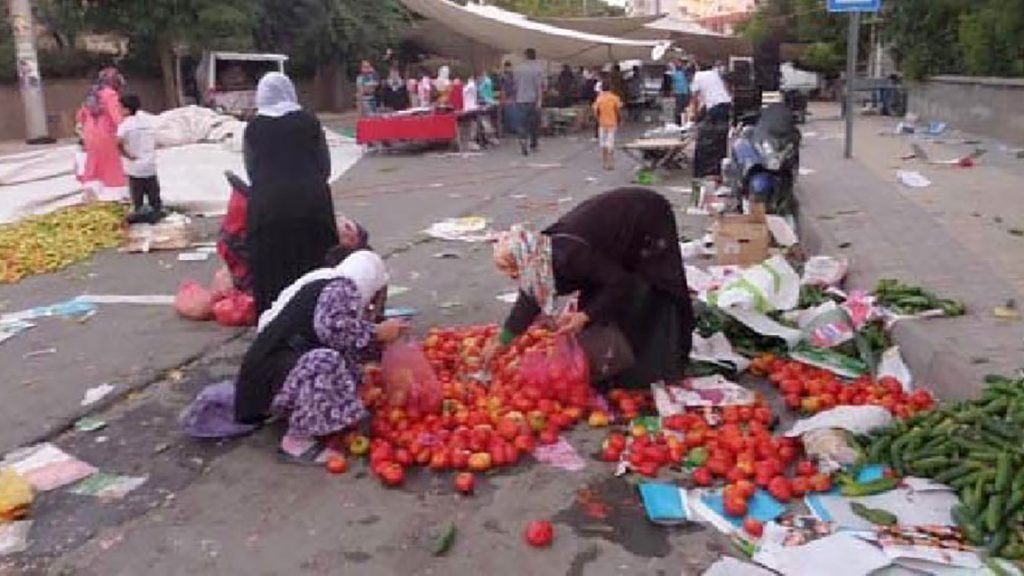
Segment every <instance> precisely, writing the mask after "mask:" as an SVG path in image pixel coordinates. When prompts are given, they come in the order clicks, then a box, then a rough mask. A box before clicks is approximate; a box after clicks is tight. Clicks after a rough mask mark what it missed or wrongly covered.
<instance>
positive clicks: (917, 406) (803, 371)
mask: <svg viewBox="0 0 1024 576" xmlns="http://www.w3.org/2000/svg"><path fill="white" fill-rule="evenodd" d="M750 371H751V373H753V374H754V375H756V376H767V377H768V379H769V380H771V382H772V383H773V384H774V385H775V386H776V387H777V388H778V389H779V392H780V393H781V394H782V396H783V398H784V399H785V401H786V406H787V407H788V408H790V409H791V410H799V411H802V412H804V413H806V414H817V413H818V412H821V411H823V410H828V409H830V408H835V407H836V406H862V405H871V406H881V407H883V408H886V409H887V410H889V412H892V414H893V415H894V416H896V417H897V418H908V417H910V416H913V415H914V414H916V413H918V412H921V411H924V410H931V409H932V408H934V407H935V399H934V398H933V397H932V395H931V393H930V392H928V391H927V390H922V389H918V390H915V391H913V392H911V393H907V392H905V391H904V390H903V385H902V384H900V382H899V381H898V380H896V379H895V378H891V377H888V376H884V377H882V378H879V379H878V381H877V382H875V381H873V380H872V379H871V378H869V377H867V376H864V377H861V378H858V379H857V380H854V381H853V382H845V383H844V382H842V381H840V380H839V378H838V377H837V376H836V375H835V374H833V373H831V372H829V371H827V370H822V369H821V368H815V367H814V366H808V365H807V364H803V363H800V362H794V361H792V360H783V359H781V358H776V357H774V356H772V355H764V356H761V357H758V358H755V359H754V361H753V362H752V363H751V365H750Z"/></svg>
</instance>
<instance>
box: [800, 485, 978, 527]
mask: <svg viewBox="0 0 1024 576" xmlns="http://www.w3.org/2000/svg"><path fill="white" fill-rule="evenodd" d="M917 487H918V488H923V489H921V490H915V489H914V488H911V487H899V488H896V489H895V490H890V491H888V492H883V493H881V494H875V495H872V496H863V497H860V498H847V497H846V496H842V495H841V494H838V493H835V494H812V495H809V496H807V498H806V499H805V501H806V503H807V507H808V508H810V510H811V512H812V513H814V515H815V516H817V517H818V518H820V519H821V520H824V521H826V522H835V523H836V524H837V525H838V526H839V527H840V528H843V529H847V530H870V529H872V528H873V525H872V524H871V523H870V522H868V521H867V520H865V519H863V518H861V517H860V516H857V515H856V514H854V513H853V510H851V509H850V503H851V502H860V503H861V504H864V505H865V506H867V507H869V508H881V509H883V510H886V511H888V512H891V513H892V514H895V515H896V517H897V518H899V524H900V525H901V526H926V525H940V526H951V525H952V524H953V519H952V516H951V511H952V509H953V507H954V506H956V505H957V504H958V503H959V502H960V498H959V497H958V496H957V495H956V493H955V492H953V491H952V489H950V488H948V487H946V486H942V485H940V484H935V483H929V484H918V485H917Z"/></svg>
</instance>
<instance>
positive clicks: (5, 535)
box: [0, 520, 32, 558]
mask: <svg viewBox="0 0 1024 576" xmlns="http://www.w3.org/2000/svg"><path fill="white" fill-rule="evenodd" d="M31 530H32V521H31V520H19V521H17V522H8V523H7V524H0V558H3V557H4V556H9V555H11V554H17V553H19V552H24V551H25V550H27V549H28V534H29V532H30V531H31Z"/></svg>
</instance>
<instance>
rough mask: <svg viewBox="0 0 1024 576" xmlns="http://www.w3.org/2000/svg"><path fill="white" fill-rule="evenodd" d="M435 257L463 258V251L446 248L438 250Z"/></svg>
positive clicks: (442, 258)
mask: <svg viewBox="0 0 1024 576" xmlns="http://www.w3.org/2000/svg"><path fill="white" fill-rule="evenodd" d="M434 258H437V259H438V260H458V259H460V258H462V253H461V252H456V251H454V250H446V251H444V252H437V253H436V254H434Z"/></svg>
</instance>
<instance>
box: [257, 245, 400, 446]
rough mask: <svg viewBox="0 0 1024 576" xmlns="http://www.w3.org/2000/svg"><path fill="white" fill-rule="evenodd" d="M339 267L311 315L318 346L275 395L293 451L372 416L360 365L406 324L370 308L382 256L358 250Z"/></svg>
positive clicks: (380, 279) (381, 279) (382, 277)
mask: <svg viewBox="0 0 1024 576" xmlns="http://www.w3.org/2000/svg"><path fill="white" fill-rule="evenodd" d="M338 270H339V272H340V277H338V278H336V279H334V280H331V281H329V282H327V283H326V284H325V285H324V286H323V289H322V290H321V291H320V295H319V296H318V297H317V301H316V307H315V309H314V312H313V318H312V328H313V332H314V334H315V336H316V340H317V341H318V342H317V346H316V347H313V348H311V349H310V350H308V351H306V352H305V353H303V354H302V355H301V356H300V357H299V358H298V361H297V362H296V363H295V365H294V366H293V367H292V369H291V371H290V372H289V373H288V376H287V377H286V378H285V381H284V384H283V385H282V386H281V389H280V390H279V391H278V392H277V394H276V396H275V397H274V400H273V404H272V411H273V412H274V413H275V414H278V415H281V416H286V417H287V418H288V432H287V434H286V435H285V437H284V439H282V441H281V448H282V450H283V451H284V452H285V453H286V454H288V455H291V456H297V455H300V454H304V453H308V452H310V451H311V449H312V448H314V447H316V439H318V438H322V437H324V436H329V435H332V434H335V433H337V432H341V431H342V430H345V429H346V428H349V427H351V426H353V425H355V424H357V423H358V422H359V421H360V420H362V419H363V418H365V417H366V416H367V411H366V409H365V408H364V407H363V403H362V401H361V400H360V398H359V386H360V384H361V383H362V367H361V365H362V363H363V362H364V361H365V360H366V359H367V357H368V356H369V354H370V353H372V352H373V351H374V350H375V346H376V344H378V343H386V342H391V341H393V340H395V339H397V338H398V337H399V336H400V335H401V334H402V332H403V331H404V330H405V329H406V325H405V323H404V322H401V321H397V320H388V321H384V322H382V323H380V324H375V323H374V322H373V321H372V319H371V318H370V317H369V315H368V313H367V311H368V309H369V305H370V304H371V302H372V301H373V299H374V296H376V294H377V293H378V292H379V291H380V290H381V289H382V288H384V286H385V284H386V282H387V274H386V272H385V268H384V262H383V261H382V260H381V259H380V257H379V256H378V255H376V254H374V253H373V252H369V251H365V250H364V251H360V252H356V253H354V254H353V255H351V256H349V257H348V258H347V259H345V261H344V262H343V263H342V264H341V266H340V267H339V268H338ZM284 314H287V307H285V312H284Z"/></svg>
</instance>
